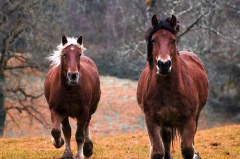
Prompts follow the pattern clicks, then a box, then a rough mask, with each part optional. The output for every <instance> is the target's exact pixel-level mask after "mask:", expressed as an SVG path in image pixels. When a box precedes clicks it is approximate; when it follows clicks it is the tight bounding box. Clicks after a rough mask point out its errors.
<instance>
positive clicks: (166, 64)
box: [157, 60, 172, 70]
mask: <svg viewBox="0 0 240 159" xmlns="http://www.w3.org/2000/svg"><path fill="white" fill-rule="evenodd" d="M171 65H172V62H171V60H167V61H165V62H163V61H161V60H158V61H157V66H158V67H159V68H160V69H162V70H167V69H169V68H170V67H171Z"/></svg>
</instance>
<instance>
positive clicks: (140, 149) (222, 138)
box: [0, 125, 240, 159]
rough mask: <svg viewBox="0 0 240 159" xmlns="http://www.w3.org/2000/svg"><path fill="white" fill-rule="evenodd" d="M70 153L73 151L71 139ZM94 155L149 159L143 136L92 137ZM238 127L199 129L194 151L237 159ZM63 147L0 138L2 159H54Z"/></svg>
mask: <svg viewBox="0 0 240 159" xmlns="http://www.w3.org/2000/svg"><path fill="white" fill-rule="evenodd" d="M179 142H180V141H179V140H176V141H175V142H174V148H172V150H171V153H172V155H173V158H174V159H182V157H181V152H180V146H179ZM71 143H72V144H71V145H72V152H73V154H75V152H76V143H75V141H74V136H72V140H71ZM93 144H94V153H93V155H92V157H90V159H113V158H114V159H149V150H150V145H149V140H148V135H147V133H135V134H127V135H126V134H125V135H119V136H111V137H96V136H95V137H93ZM239 147H240V125H231V126H225V127H219V128H213V129H209V130H199V131H198V132H197V134H196V136H195V148H196V152H199V154H200V156H201V157H202V158H203V159H239V158H240V148H239ZM63 151H64V146H63V147H62V148H60V149H56V148H55V147H54V146H53V145H52V142H51V136H41V137H32V136H29V137H22V138H0V158H2V159H39V158H44V159H57V158H60V157H61V155H62V154H63Z"/></svg>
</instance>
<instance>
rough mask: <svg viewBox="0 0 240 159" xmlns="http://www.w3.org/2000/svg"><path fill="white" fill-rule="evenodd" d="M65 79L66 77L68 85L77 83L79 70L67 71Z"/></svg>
mask: <svg viewBox="0 0 240 159" xmlns="http://www.w3.org/2000/svg"><path fill="white" fill-rule="evenodd" d="M67 79H68V83H69V84H70V85H76V84H78V81H79V72H75V73H72V72H68V73H67Z"/></svg>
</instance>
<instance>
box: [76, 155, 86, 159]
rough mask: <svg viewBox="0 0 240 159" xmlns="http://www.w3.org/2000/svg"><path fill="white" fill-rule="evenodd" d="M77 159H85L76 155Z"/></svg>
mask: <svg viewBox="0 0 240 159" xmlns="http://www.w3.org/2000/svg"><path fill="white" fill-rule="evenodd" d="M75 159H84V157H80V156H79V155H76V157H75Z"/></svg>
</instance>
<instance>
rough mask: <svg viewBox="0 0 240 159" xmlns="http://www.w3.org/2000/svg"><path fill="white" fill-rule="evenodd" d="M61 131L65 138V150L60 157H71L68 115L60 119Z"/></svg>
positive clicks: (69, 158)
mask: <svg viewBox="0 0 240 159" xmlns="http://www.w3.org/2000/svg"><path fill="white" fill-rule="evenodd" d="M62 131H63V135H64V138H65V151H64V153H63V155H62V157H61V159H71V158H73V154H72V151H71V146H70V140H71V126H70V124H69V120H68V117H66V118H65V119H64V120H63V121H62Z"/></svg>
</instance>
